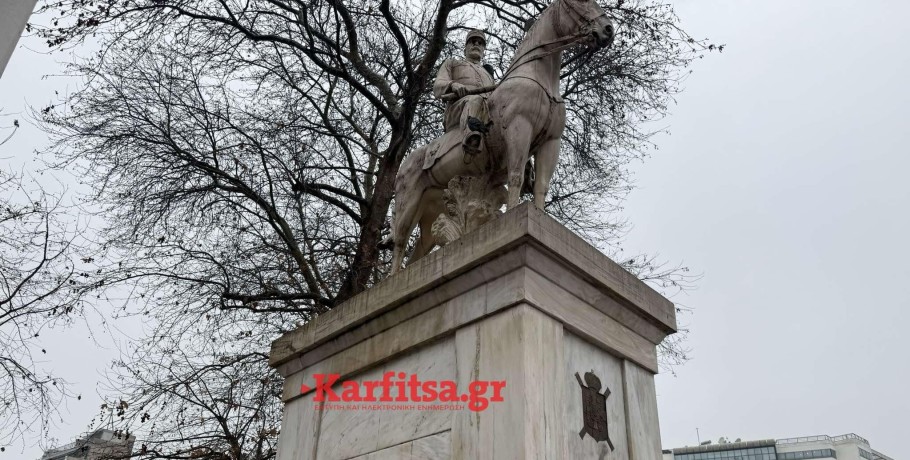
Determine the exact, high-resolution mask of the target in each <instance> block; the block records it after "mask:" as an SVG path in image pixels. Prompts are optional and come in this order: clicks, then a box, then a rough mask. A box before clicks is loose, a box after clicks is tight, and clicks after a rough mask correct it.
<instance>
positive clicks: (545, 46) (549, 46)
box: [500, 0, 608, 99]
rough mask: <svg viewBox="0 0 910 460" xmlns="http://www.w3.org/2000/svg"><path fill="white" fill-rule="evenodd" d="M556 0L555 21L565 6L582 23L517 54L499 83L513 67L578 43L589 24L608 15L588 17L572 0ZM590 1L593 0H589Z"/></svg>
mask: <svg viewBox="0 0 910 460" xmlns="http://www.w3.org/2000/svg"><path fill="white" fill-rule="evenodd" d="M557 1H558V2H559V3H560V4H559V5H558V7H557V9H556V11H555V12H554V15H555V17H556V23H557V24H562V21H560V18H561V14H562V10H563V8H565V9H566V10H567V14H568V15H570V16H572V19H573V21H574V23H575V24H581V25H582V26H581V27H580V28H579V30H578V32H575V33H571V34H564V35H562V36H560V37H558V38H556V39H555V40H553V41H550V42H547V43H542V44H540V45H537V46H535V47H533V48H531V49H529V50H527V51H525V52H524V53H522V54H521V56H518V58H516V59H514V60H513V61H512V65H510V66H509V69H508V70H506V73H505V74H504V75H503V76H502V80H500V84H501V83H502V82H504V81H506V79H508V78H509V74H511V73H512V72H513V71H514V70H515V69H517V68H519V67H521V66H523V65H525V64H528V63H530V62H533V61H536V60H539V59H543V58H545V57H547V56H550V55H553V54H556V53H558V52H560V51H565V50H567V49H569V48H571V47H573V46H575V45H576V44H578V43H580V42H581V41H583V40H584V39H585V38H586V37H587V36H588V35H589V34H590V33H591V32H590V29H591V25H592V24H594V21H596V20H598V19H600V18H602V17H607V16H608V15H607V13H606V12H601V13H600V14H598V15H597V16H593V17H590V18H588V17H585V15H584V13H583V12H582V11H581V10H580V9H579V8H578V7H577V6H575V5H573V4H572V2H573V1H574V0H557ZM590 1H594V0H590ZM557 32H559V31H557ZM538 51H539V53H538V54H532V53H534V52H538ZM551 99H552V97H551Z"/></svg>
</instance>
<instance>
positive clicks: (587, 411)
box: [575, 371, 616, 451]
mask: <svg viewBox="0 0 910 460" xmlns="http://www.w3.org/2000/svg"><path fill="white" fill-rule="evenodd" d="M575 379H576V380H578V385H579V386H581V407H582V411H583V415H584V424H585V425H584V428H582V429H581V431H580V432H579V433H578V435H579V436H581V438H582V439H584V437H585V435H586V434H587V435H588V436H590V437H592V438H594V440H595V441H597V442H601V441H607V444H608V445H609V446H610V450H611V451H613V450H616V449H615V448H614V447H613V441H610V429H609V426H608V425H607V398H609V397H610V389H609V388H604V392H603V394H601V393H600V389H601V383H600V379H599V378H597V376H596V375H594V371H591V372H585V380H584V382H582V381H581V376H579V375H578V372H576V373H575ZM586 383H587V385H585V384H586Z"/></svg>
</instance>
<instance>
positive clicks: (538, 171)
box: [534, 138, 560, 210]
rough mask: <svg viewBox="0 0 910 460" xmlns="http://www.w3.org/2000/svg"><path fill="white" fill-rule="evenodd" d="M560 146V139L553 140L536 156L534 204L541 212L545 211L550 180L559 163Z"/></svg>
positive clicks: (546, 143)
mask: <svg viewBox="0 0 910 460" xmlns="http://www.w3.org/2000/svg"><path fill="white" fill-rule="evenodd" d="M559 145H560V139H559V138H556V139H551V140H549V141H547V142H545V143H544V144H543V145H541V146H540V149H539V150H538V151H537V153H536V154H535V155H534V177H535V178H534V204H535V205H537V207H538V208H539V209H540V210H543V207H544V205H545V203H546V200H547V192H548V191H549V190H550V179H551V178H552V177H553V172H554V171H555V170H556V163H557V162H558V161H559Z"/></svg>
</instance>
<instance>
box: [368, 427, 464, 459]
mask: <svg viewBox="0 0 910 460" xmlns="http://www.w3.org/2000/svg"><path fill="white" fill-rule="evenodd" d="M450 458H452V440H451V434H450V433H449V432H448V431H446V432H443V433H439V434H435V435H432V436H427V437H425V438H419V439H415V440H413V441H411V442H406V443H404V444H399V445H397V446H393V447H389V448H387V449H382V450H378V451H376V452H373V453H370V454H367V455H362V456H359V457H355V458H352V459H351V460H448V459H450Z"/></svg>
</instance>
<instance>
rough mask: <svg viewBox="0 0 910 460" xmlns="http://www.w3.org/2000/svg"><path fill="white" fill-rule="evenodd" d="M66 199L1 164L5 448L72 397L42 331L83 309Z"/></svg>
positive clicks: (0, 400) (43, 427)
mask: <svg viewBox="0 0 910 460" xmlns="http://www.w3.org/2000/svg"><path fill="white" fill-rule="evenodd" d="M60 207H61V205H60V199H59V197H56V196H54V195H51V194H49V193H47V192H45V191H44V190H43V189H42V188H41V187H39V186H37V185H34V184H32V183H31V182H30V181H26V180H23V177H22V175H20V174H14V173H13V172H12V171H8V170H6V169H5V168H4V169H0V447H3V450H5V447H4V445H6V444H9V443H10V442H12V441H13V440H16V439H21V438H23V437H24V436H27V435H30V434H34V432H35V431H39V432H41V433H43V434H46V432H47V428H48V420H49V417H50V416H51V415H52V414H54V413H55V412H56V410H57V407H58V406H57V405H58V404H59V403H60V401H61V400H62V399H63V398H64V397H65V396H66V395H67V394H68V393H67V390H66V387H65V382H64V381H63V380H62V379H60V378H59V377H56V376H55V375H53V373H51V372H47V371H45V370H43V369H42V364H43V362H42V358H43V357H44V355H46V353H47V350H46V349H44V348H42V347H41V344H40V335H41V333H42V332H43V331H44V330H45V329H46V328H48V327H50V326H53V325H59V324H61V323H62V324H66V323H69V322H71V321H72V320H73V318H74V317H75V316H77V315H78V314H80V313H81V311H80V309H79V305H78V304H77V303H76V302H75V301H74V300H75V299H76V297H77V295H76V294H75V292H74V288H73V286H74V285H78V283H77V282H76V281H75V277H76V273H75V271H74V265H73V263H72V261H71V259H70V257H71V253H70V247H71V243H72V239H73V237H74V233H73V232H72V231H70V230H72V227H71V225H69V223H67V222H66V221H65V219H64V218H63V217H62V215H61V214H62V213H61V209H60Z"/></svg>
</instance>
